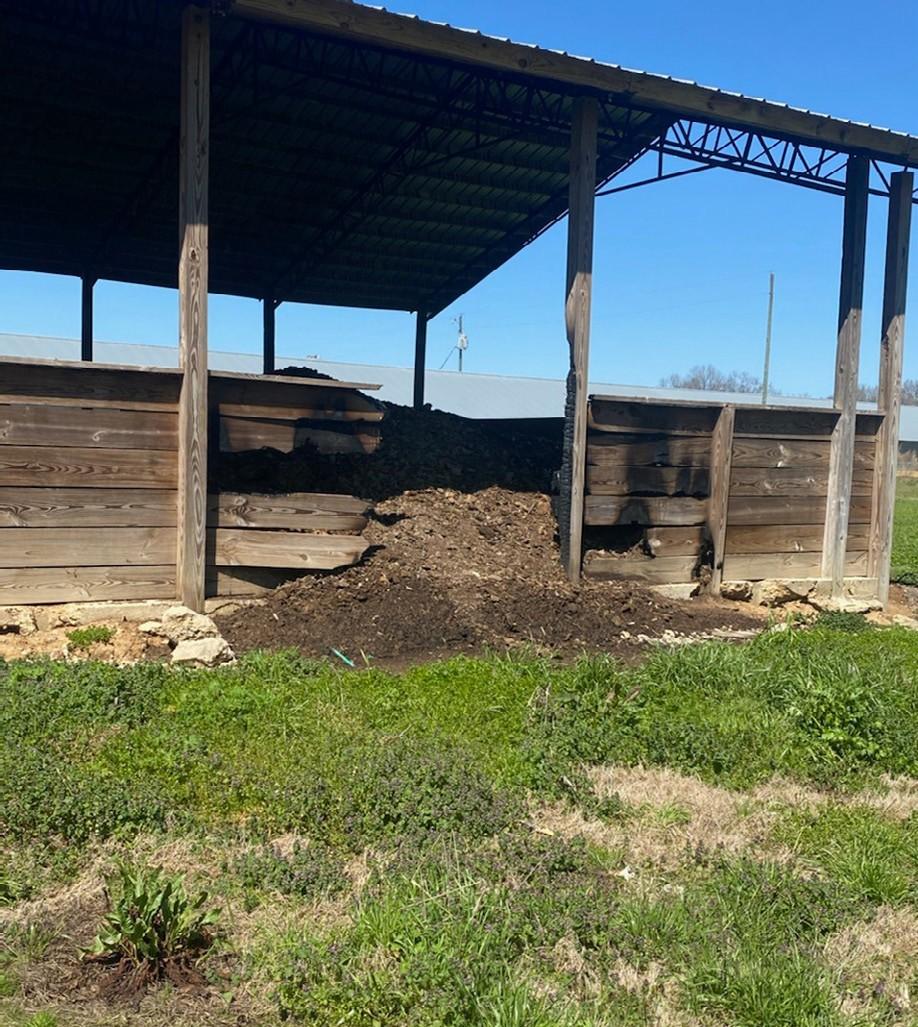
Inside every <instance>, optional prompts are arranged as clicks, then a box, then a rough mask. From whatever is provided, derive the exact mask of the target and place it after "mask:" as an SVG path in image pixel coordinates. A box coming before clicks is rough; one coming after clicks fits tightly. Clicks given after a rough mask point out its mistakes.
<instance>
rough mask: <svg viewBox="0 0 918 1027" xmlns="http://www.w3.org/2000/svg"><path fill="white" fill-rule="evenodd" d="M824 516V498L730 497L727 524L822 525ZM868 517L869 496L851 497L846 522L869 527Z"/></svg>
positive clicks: (869, 513)
mask: <svg viewBox="0 0 918 1027" xmlns="http://www.w3.org/2000/svg"><path fill="white" fill-rule="evenodd" d="M825 515H826V500H825V496H816V497H803V498H801V497H795V496H737V497H732V496H731V498H730V505H729V507H728V509H727V524H728V525H730V526H736V525H747V524H824V523H825ZM870 515H871V502H870V497H869V496H854V497H853V498H852V500H851V515H850V518H849V522H850V523H851V524H869V523H870Z"/></svg>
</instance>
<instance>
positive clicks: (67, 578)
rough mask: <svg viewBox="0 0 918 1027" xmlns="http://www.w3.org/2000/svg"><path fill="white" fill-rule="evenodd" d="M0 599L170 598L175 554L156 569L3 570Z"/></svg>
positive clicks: (8, 601)
mask: <svg viewBox="0 0 918 1027" xmlns="http://www.w3.org/2000/svg"><path fill="white" fill-rule="evenodd" d="M0 597H2V602H3V603H4V604H5V605H17V604H19V603H23V604H31V603H78V602H88V601H91V600H92V601H102V600H106V599H174V598H175V554H174V553H173V554H172V562H171V563H169V564H168V565H166V564H164V565H162V566H158V567H145V566H135V567H110V566H100V567H73V566H69V567H26V568H23V567H12V568H6V567H4V568H0Z"/></svg>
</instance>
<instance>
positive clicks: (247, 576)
mask: <svg viewBox="0 0 918 1027" xmlns="http://www.w3.org/2000/svg"><path fill="white" fill-rule="evenodd" d="M305 573H307V572H305V571H289V570H284V569H283V568H281V569H277V568H274V567H208V568H207V582H206V587H207V594H208V596H221V597H222V596H225V597H232V596H260V595H264V594H265V593H266V592H270V591H272V590H273V589H275V588H277V587H278V585H283V584H284V582H286V581H292V580H293V579H294V578H298V577H301V576H302V575H303V574H305Z"/></svg>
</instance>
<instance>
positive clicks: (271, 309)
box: [261, 296, 277, 374]
mask: <svg viewBox="0 0 918 1027" xmlns="http://www.w3.org/2000/svg"><path fill="white" fill-rule="evenodd" d="M276 310H277V304H276V303H275V302H274V297H273V296H265V298H264V299H263V300H262V301H261V313H262V319H263V321H264V348H263V351H264V365H263V366H264V373H265V374H274V370H275V366H276V365H275V361H274V333H275V327H276V323H277V319H276V317H275V312H276Z"/></svg>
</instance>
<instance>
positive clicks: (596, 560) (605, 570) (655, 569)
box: [583, 550, 699, 584]
mask: <svg viewBox="0 0 918 1027" xmlns="http://www.w3.org/2000/svg"><path fill="white" fill-rule="evenodd" d="M698 567H699V560H698V557H697V556H659V557H652V556H643V557H641V556H614V555H612V556H610V555H607V554H604V553H600V552H597V551H595V550H591V551H590V552H588V553H587V554H586V558H585V559H584V565H583V573H584V574H585V575H586V576H587V577H588V578H597V579H601V580H620V581H646V582H652V583H654V584H680V583H684V582H690V581H694V580H695V578H697V576H698Z"/></svg>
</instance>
